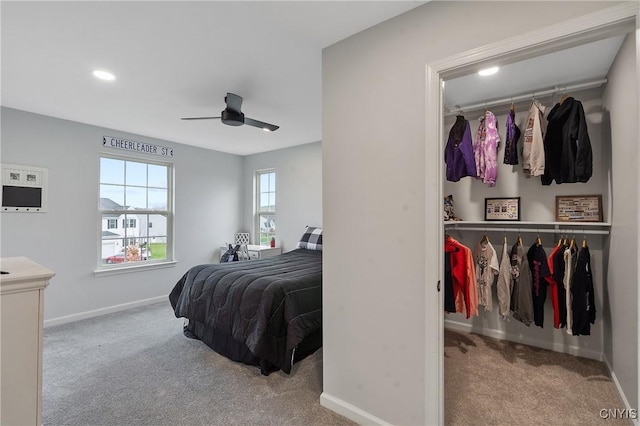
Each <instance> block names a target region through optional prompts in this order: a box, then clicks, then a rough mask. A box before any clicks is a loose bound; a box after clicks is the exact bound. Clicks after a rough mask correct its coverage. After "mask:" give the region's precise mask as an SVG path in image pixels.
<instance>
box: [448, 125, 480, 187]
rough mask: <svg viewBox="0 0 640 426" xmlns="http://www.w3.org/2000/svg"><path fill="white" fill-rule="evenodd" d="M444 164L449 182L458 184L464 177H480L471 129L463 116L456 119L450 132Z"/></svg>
mask: <svg viewBox="0 0 640 426" xmlns="http://www.w3.org/2000/svg"><path fill="white" fill-rule="evenodd" d="M444 162H445V163H446V177H447V180H448V181H451V182H458V181H459V180H460V179H462V178H463V177H466V176H472V177H476V176H477V175H478V173H477V171H476V161H475V158H474V154H473V141H472V139H471V127H470V125H469V121H467V120H466V119H465V118H464V116H463V115H458V116H457V117H456V122H455V123H454V124H453V126H452V127H451V129H450V130H449V139H448V140H447V145H446V146H445V149H444Z"/></svg>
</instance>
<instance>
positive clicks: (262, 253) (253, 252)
mask: <svg viewBox="0 0 640 426" xmlns="http://www.w3.org/2000/svg"><path fill="white" fill-rule="evenodd" d="M247 250H248V251H249V259H265V258H267V257H271V256H277V255H279V254H281V253H282V249H281V248H280V247H269V246H255V245H251V244H248V245H247Z"/></svg>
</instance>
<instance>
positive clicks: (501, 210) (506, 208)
mask: <svg viewBox="0 0 640 426" xmlns="http://www.w3.org/2000/svg"><path fill="white" fill-rule="evenodd" d="M484 220H487V221H491V220H513V221H518V220H520V197H512V198H507V197H500V198H485V199H484Z"/></svg>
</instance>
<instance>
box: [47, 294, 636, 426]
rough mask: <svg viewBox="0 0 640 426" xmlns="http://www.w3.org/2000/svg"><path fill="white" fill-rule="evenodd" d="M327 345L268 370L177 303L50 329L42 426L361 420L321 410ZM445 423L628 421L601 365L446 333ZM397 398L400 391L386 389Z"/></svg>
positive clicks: (162, 304)
mask: <svg viewBox="0 0 640 426" xmlns="http://www.w3.org/2000/svg"><path fill="white" fill-rule="evenodd" d="M321 392H322V349H320V350H319V351H317V352H316V353H314V354H313V355H311V356H309V357H307V358H306V359H304V360H302V361H301V362H299V363H297V364H296V365H295V366H294V369H293V371H292V374H291V375H287V374H284V373H282V372H276V373H272V374H271V375H269V376H263V375H262V374H260V370H259V369H258V368H256V367H252V366H247V365H244V364H239V363H236V362H233V361H230V360H228V359H226V358H224V357H222V356H220V355H218V354H217V353H215V352H214V351H212V350H211V349H209V347H207V346H206V345H204V344H203V343H202V342H200V341H198V340H192V339H188V338H186V337H185V336H184V335H183V334H182V320H180V319H177V318H175V317H174V315H173V311H172V310H171V307H170V305H169V302H168V301H167V302H166V303H158V304H154V305H148V306H144V307H140V308H136V309H132V310H129V311H125V312H119V313H114V314H109V315H105V316H102V317H97V318H91V319H87V320H82V321H78V322H74V323H69V324H63V325H60V326H55V327H47V328H46V329H45V333H44V363H43V421H44V424H45V425H55V426H59V425H119V426H125V425H136V426H137V425H154V426H161V425H184V426H189V425H305V426H307V425H353V424H354V423H353V422H351V421H349V420H347V419H345V418H344V417H342V416H339V415H337V414H335V413H333V412H332V411H330V410H328V409H326V408H324V407H322V406H321V405H320V403H319V399H320V393H321ZM444 393H445V420H446V422H445V424H446V425H451V426H454V425H464V426H470V425H522V426H524V425H563V426H564V425H592V424H612V423H616V424H627V423H629V422H628V421H620V420H616V421H614V420H611V419H609V420H603V419H601V418H600V417H599V410H600V409H603V408H605V409H608V408H612V409H615V408H623V406H622V403H621V401H620V400H619V396H618V394H617V391H616V389H615V388H614V385H613V383H612V382H611V379H610V378H609V376H608V373H607V370H606V367H605V366H604V364H603V363H601V362H596V361H593V360H588V359H584V358H578V357H574V356H570V355H565V354H560V353H556V352H552V351H548V350H544V349H539V348H534V347H530V346H525V345H520V344H516V343H511V342H508V341H501V340H497V339H493V338H490V337H484V336H479V335H474V334H466V333H460V332H456V331H451V330H446V331H445V392H444ZM390 398H391V399H390V403H392V396H390Z"/></svg>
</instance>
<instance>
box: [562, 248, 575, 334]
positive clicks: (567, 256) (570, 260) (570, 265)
mask: <svg viewBox="0 0 640 426" xmlns="http://www.w3.org/2000/svg"><path fill="white" fill-rule="evenodd" d="M577 260H578V259H577V249H576V247H575V245H574V244H571V246H569V247H567V249H566V250H565V251H564V279H563V282H564V291H565V294H566V306H567V334H573V290H572V288H571V287H572V285H573V271H575V269H576V268H575V264H576V261H577Z"/></svg>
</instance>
